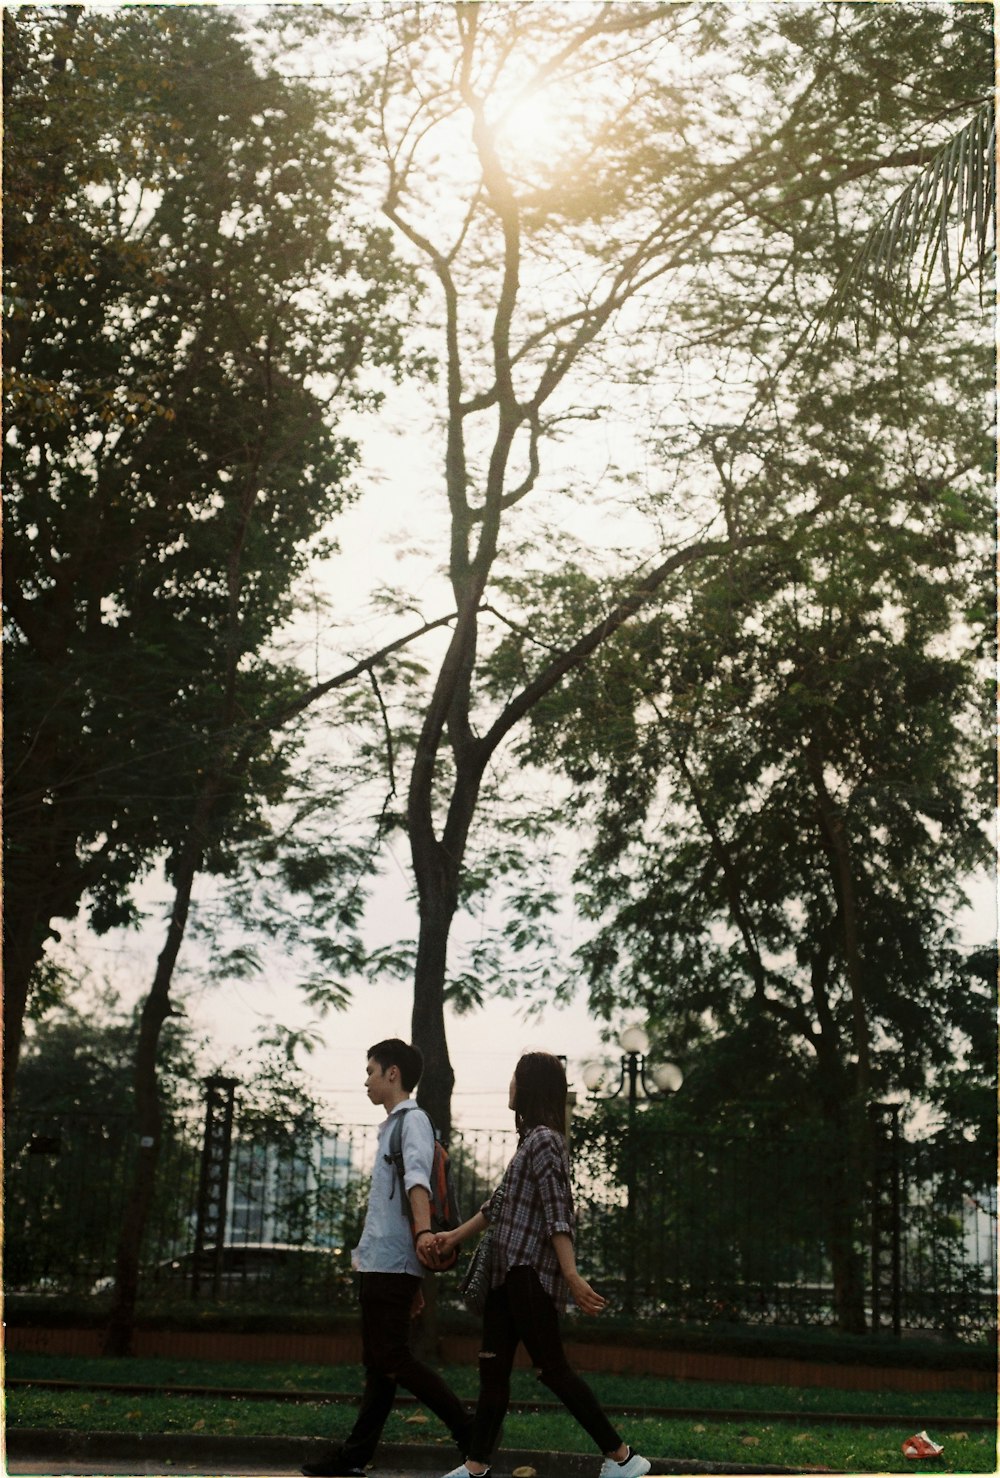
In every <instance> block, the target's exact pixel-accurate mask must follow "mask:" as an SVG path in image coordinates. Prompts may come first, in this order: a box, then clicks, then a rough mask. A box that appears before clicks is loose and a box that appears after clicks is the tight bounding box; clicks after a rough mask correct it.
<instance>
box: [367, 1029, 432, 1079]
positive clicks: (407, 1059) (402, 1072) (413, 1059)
mask: <svg viewBox="0 0 1000 1478" xmlns="http://www.w3.org/2000/svg"><path fill="white" fill-rule="evenodd" d="M368 1058H369V1061H370V1060H371V1059H372V1058H374V1059H375V1061H376V1062H377V1063H378V1065H379V1067H380V1068H381V1069H382V1071H383V1072H388V1070H389V1068H391V1067H398V1068H399V1078H400V1082H401V1083H402V1085H403V1087H404V1088H405V1089H406V1091H407V1093H409V1092H410V1090H411V1088H415V1087H416V1086H417V1082H418V1080H419V1078H420V1074H421V1073H422V1072H423V1070H424V1059H423V1056H422V1055H421V1053H420V1051H419V1049H418V1048H417V1047H411V1045H410V1043H409V1042H404V1041H403V1040H402V1039H401V1038H400V1037H386V1039H385V1041H384V1042H376V1043H375V1046H374V1047H369V1048H368Z"/></svg>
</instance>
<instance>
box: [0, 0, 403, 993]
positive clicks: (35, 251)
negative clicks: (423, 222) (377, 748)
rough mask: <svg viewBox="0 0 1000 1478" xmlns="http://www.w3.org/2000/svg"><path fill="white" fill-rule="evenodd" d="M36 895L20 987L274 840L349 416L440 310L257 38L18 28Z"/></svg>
mask: <svg viewBox="0 0 1000 1478" xmlns="http://www.w3.org/2000/svg"><path fill="white" fill-rule="evenodd" d="M4 26H5V36H6V46H5V57H4V62H5V74H4V75H5V103H6V127H5V150H6V155H5V159H6V174H5V180H6V187H7V221H6V271H7V282H8V291H9V294H10V299H9V301H10V304H11V308H10V313H9V316H8V319H7V322H6V334H7V338H6V344H7V353H6V356H5V387H6V394H7V426H8V430H7V444H6V456H5V465H4V475H5V523H6V538H5V568H6V581H5V600H6V601H7V604H8V608H9V620H8V623H7V627H6V632H5V635H6V640H7V655H6V659H5V667H6V672H5V677H6V703H7V713H8V724H7V727H6V746H7V763H6V782H7V788H8V799H7V823H8V824H7V836H8V848H9V850H8V861H7V869H6V880H7V890H8V898H9V900H10V903H11V905H12V906H13V908H14V910H15V913H16V916H17V917H18V920H19V922H18V925H17V933H16V934H15V935H14V936H13V937H12V940H11V945H10V947H11V950H12V956H11V958H12V961H13V962H14V963H15V964H16V965H17V968H18V971H19V972H20V971H22V970H23V969H24V968H28V967H30V965H31V963H32V962H33V961H35V960H37V958H38V954H39V952H40V949H41V946H42V943H43V941H44V938H45V936H46V932H47V930H48V928H49V923H50V920H51V919H52V918H53V917H60V916H62V917H70V916H72V915H73V914H74V913H75V912H76V909H77V907H78V904H79V901H80V899H81V897H82V896H83V895H84V894H85V893H86V894H87V895H88V896H89V907H90V919H91V923H92V925H93V927H94V928H95V929H97V930H99V931H100V930H103V929H107V928H109V927H113V926H115V925H120V924H123V923H127V922H129V921H130V920H132V919H133V918H134V905H133V903H132V901H131V896H130V886H131V884H132V882H133V881H134V880H135V878H136V877H137V876H139V875H141V873H142V872H143V871H144V870H145V869H146V868H147V867H148V866H149V865H150V863H151V861H152V859H153V858H154V857H156V856H157V855H164V854H165V855H167V856H168V857H171V856H173V857H174V859H176V854H177V852H178V849H179V848H180V847H181V846H182V845H183V843H184V841H185V839H186V838H188V837H189V835H190V826H191V821H192V814H193V811H194V808H195V805H196V798H197V797H198V796H199V795H200V794H201V793H202V792H203V789H204V785H205V782H206V777H207V776H209V775H214V774H219V784H218V785H217V787H216V789H217V792H218V793H217V795H216V798H215V807H214V823H215V824H214V826H213V829H212V831H211V833H210V834H209V835H208V836H206V837H204V838H203V862H204V865H205V866H207V867H208V868H210V869H212V870H215V871H219V872H222V873H225V872H228V871H230V870H231V869H232V868H233V866H234V859H235V855H236V852H237V850H238V848H239V847H240V846H241V845H242V844H244V843H245V842H247V841H249V840H252V839H254V838H256V837H258V836H260V835H261V833H262V831H263V830H264V829H265V825H266V823H265V821H264V818H263V814H262V809H263V807H264V805H265V804H266V803H267V802H273V801H274V800H275V799H277V797H278V796H280V795H281V793H282V790H283V787H284V786H285V784H286V782H287V775H288V767H289V762H290V759H291V756H292V753H293V747H290V746H289V745H288V744H285V745H281V744H278V743H277V742H275V741H274V740H273V739H272V738H271V735H270V733H269V731H268V729H267V726H266V724H265V725H264V726H263V727H262V729H261V731H260V733H259V735H258V737H257V739H256V741H255V742H254V744H253V745H251V746H250V748H249V749H247V748H246V746H245V744H244V746H243V748H242V750H241V741H242V740H244V739H245V735H246V726H247V725H248V724H252V723H253V722H255V721H259V720H261V719H266V717H267V715H268V714H269V713H277V712H280V710H281V709H282V707H283V706H284V705H285V704H287V702H288V701H289V699H290V698H291V697H292V696H293V695H295V694H297V693H298V692H299V691H301V689H302V687H303V684H302V681H301V677H300V675H299V674H298V673H297V671H295V670H294V669H291V668H287V667H285V666H282V665H281V664H280V663H278V662H276V661H275V660H274V659H273V658H271V657H269V656H267V655H265V651H266V647H267V643H268V641H269V639H270V637H271V636H272V635H273V633H274V632H275V630H276V629H277V627H278V626H279V625H280V624H281V623H282V622H283V621H284V620H285V619H286V618H287V617H288V616H289V615H290V613H291V612H292V611H293V609H294V606H295V598H296V583H297V581H298V578H299V576H300V575H301V574H302V572H303V571H304V570H305V569H306V567H307V565H308V562H309V560H310V559H311V558H312V556H313V554H314V552H315V551H316V550H317V549H318V548H319V547H320V545H319V543H318V542H317V541H318V540H321V539H327V538H328V530H329V525H330V521H331V519H332V518H333V517H334V515H335V514H336V513H337V511H338V510H339V509H340V508H342V507H343V505H344V503H345V501H346V500H347V499H348V497H349V496H350V488H349V476H350V473H351V469H352V467H353V465H354V463H355V460H356V448H355V446H354V445H353V443H352V442H351V441H350V439H349V438H347V437H345V436H344V435H343V434H341V433H340V432H338V430H337V429H336V427H335V426H334V424H333V422H332V420H331V417H330V407H331V405H339V406H342V405H345V404H355V405H363V404H364V403H366V402H370V400H371V395H370V392H369V391H368V390H366V388H365V386H364V383H363V381H362V380H361V379H359V378H358V376H359V374H360V372H361V370H362V369H363V368H364V366H365V365H367V364H369V363H372V362H383V363H397V362H398V360H397V352H398V332H397V321H396V316H395V314H396V309H397V307H398V306H400V305H401V304H402V303H403V302H404V301H405V297H406V294H407V292H408V288H407V286H406V283H405V281H404V279H403V278H402V277H401V276H400V274H399V272H398V271H397V269H396V267H395V266H394V263H393V260H392V256H391V251H390V247H389V242H388V238H387V234H386V233H385V231H382V230H378V229H374V230H373V229H362V228H358V227H356V226H354V225H352V224H351V222H350V221H349V219H348V216H347V212H346V210H345V191H346V185H347V182H348V179H349V177H350V171H351V167H352V166H351V154H350V148H349V145H348V144H347V142H346V140H345V137H344V135H343V134H341V136H340V137H339V138H334V137H333V136H332V134H331V133H330V131H329V130H327V129H326V128H325V127H324V126H323V125H322V123H321V122H320V121H319V119H318V117H317V110H316V105H315V100H314V98H313V96H312V94H311V93H310V92H309V90H308V89H306V88H304V87H303V86H301V85H299V84H295V83H292V82H289V81H286V80H283V79H282V78H280V77H279V76H278V75H277V73H276V72H274V71H273V70H271V71H268V70H262V69H260V68H259V67H258V66H257V65H256V64H255V61H254V57H253V53H252V51H251V48H250V46H249V44H248V41H247V39H246V36H245V34H244V32H243V29H242V22H241V20H240V18H239V17H237V16H236V15H235V13H233V12H227V11H225V10H218V9H212V8H208V9H198V8H196V9H194V10H175V9H173V8H171V7H160V6H150V7H125V8H124V9H121V10H117V11H93V10H87V9H85V8H82V7H80V8H75V7H71V8H69V9H67V10H58V9H49V8H47V7H33V8H31V9H29V10H20V11H18V12H16V13H15V12H13V11H7V12H6V13H5V15H4Z"/></svg>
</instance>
